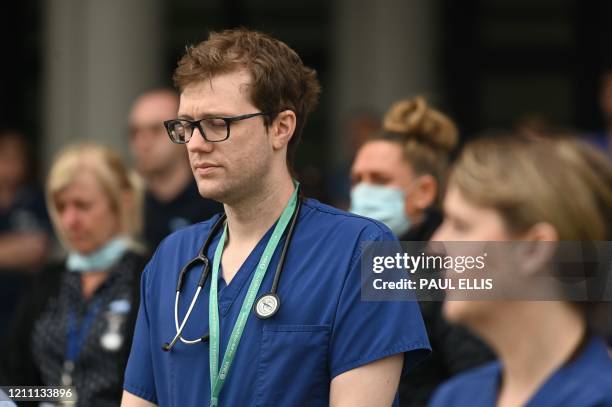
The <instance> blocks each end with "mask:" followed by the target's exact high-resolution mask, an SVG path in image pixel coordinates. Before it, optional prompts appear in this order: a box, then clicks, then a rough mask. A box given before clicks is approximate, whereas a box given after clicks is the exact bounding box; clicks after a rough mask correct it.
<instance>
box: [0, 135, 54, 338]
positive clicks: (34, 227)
mask: <svg viewBox="0 0 612 407" xmlns="http://www.w3.org/2000/svg"><path fill="white" fill-rule="evenodd" d="M32 178H33V170H32V163H31V159H30V154H29V149H28V146H27V144H26V141H25V138H24V136H22V135H21V134H19V133H18V132H15V131H9V130H4V131H0V338H1V337H2V336H3V335H4V334H5V333H6V327H7V325H8V323H9V321H10V319H11V317H12V315H13V312H14V310H15V306H16V304H17V303H18V302H19V298H20V295H21V293H22V291H23V289H24V288H25V287H26V285H27V281H28V277H29V276H31V275H32V274H33V273H34V272H36V271H38V270H39V269H40V267H41V266H42V265H43V264H44V263H45V261H46V259H47V254H48V252H49V246H50V242H51V239H50V234H51V230H50V225H49V219H48V215H47V211H46V209H45V201H44V196H43V194H42V191H41V190H37V189H36V187H35V186H34V185H32V184H33V183H32Z"/></svg>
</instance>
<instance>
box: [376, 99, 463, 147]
mask: <svg viewBox="0 0 612 407" xmlns="http://www.w3.org/2000/svg"><path fill="white" fill-rule="evenodd" d="M383 130H384V131H387V132H392V133H400V134H403V135H405V137H406V141H409V140H415V141H417V142H420V143H423V144H427V145H429V146H430V147H432V148H435V149H440V150H446V151H450V150H452V149H453V148H454V147H455V145H456V144H457V139H458V131H457V127H456V126H455V125H454V123H453V122H452V121H451V120H450V119H449V118H448V117H447V116H446V115H444V114H442V113H440V112H439V111H437V110H435V109H433V108H431V107H429V106H428V105H427V102H426V101H425V99H424V98H423V97H421V96H417V97H416V98H414V99H406V100H400V101H398V102H396V103H394V104H393V105H392V106H391V108H390V109H389V110H388V111H387V113H386V114H385V117H384V119H383Z"/></svg>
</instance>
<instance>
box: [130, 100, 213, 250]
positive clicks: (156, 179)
mask: <svg viewBox="0 0 612 407" xmlns="http://www.w3.org/2000/svg"><path fill="white" fill-rule="evenodd" d="M178 103H179V100H178V95H177V94H176V92H174V91H173V90H171V89H156V90H152V91H150V92H147V93H145V94H143V95H141V96H140V97H139V98H138V99H137V100H136V101H135V102H134V105H133V107H132V110H131V112H130V118H129V131H130V149H131V152H132V156H133V159H134V162H135V165H136V170H137V171H138V173H139V174H140V175H141V176H142V178H143V179H144V181H145V198H144V233H143V235H144V240H145V243H146V245H147V249H148V250H149V251H151V252H152V251H153V250H155V248H156V247H157V245H158V244H159V243H160V242H161V241H162V240H163V239H164V238H165V237H166V236H167V235H169V234H170V233H172V232H174V231H175V230H178V229H181V228H183V227H185V226H188V225H191V224H193V223H196V222H202V221H204V220H207V219H208V218H210V217H211V216H212V215H214V214H215V213H218V212H221V211H222V210H223V207H222V206H221V204H219V203H218V202H215V201H212V200H210V199H202V197H201V196H200V195H199V193H198V188H197V185H196V183H195V181H194V179H193V175H192V173H191V168H190V167H189V161H188V159H187V150H186V149H185V147H184V146H181V145H176V144H174V143H172V142H171V141H170V139H169V138H168V134H167V133H166V129H165V128H164V121H165V120H169V119H173V118H175V117H176V114H177V110H178Z"/></svg>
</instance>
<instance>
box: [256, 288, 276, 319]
mask: <svg viewBox="0 0 612 407" xmlns="http://www.w3.org/2000/svg"><path fill="white" fill-rule="evenodd" d="M279 307H280V298H278V295H276V294H274V293H265V294H263V295H262V296H261V297H259V298H258V299H257V301H255V305H254V307H253V308H254V310H253V311H255V315H257V318H259V319H268V318H271V317H273V316H274V314H276V312H277V311H278V308H279Z"/></svg>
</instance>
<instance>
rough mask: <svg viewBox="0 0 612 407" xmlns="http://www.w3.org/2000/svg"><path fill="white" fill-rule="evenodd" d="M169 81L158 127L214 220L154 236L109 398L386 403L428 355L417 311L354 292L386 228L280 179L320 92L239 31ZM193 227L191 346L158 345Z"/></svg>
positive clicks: (172, 324) (300, 69)
mask: <svg viewBox="0 0 612 407" xmlns="http://www.w3.org/2000/svg"><path fill="white" fill-rule="evenodd" d="M174 80H175V83H176V85H177V86H178V87H179V89H180V92H181V99H180V108H179V118H178V119H177V120H173V121H168V122H166V128H167V129H168V131H169V135H170V137H171V139H172V140H173V141H175V142H181V143H186V146H187V150H188V153H189V159H190V163H191V167H192V170H193V173H194V176H195V179H196V182H197V184H198V190H199V192H200V194H201V195H202V196H204V197H206V198H211V199H215V200H217V201H219V202H222V203H223V204H224V209H225V213H226V215H227V220H226V222H225V223H223V224H220V227H219V229H218V231H215V230H213V225H214V224H215V223H216V222H217V221H218V220H219V218H220V215H216V216H214V217H213V218H212V219H210V220H209V221H206V222H203V223H199V224H196V225H193V226H190V227H188V228H186V229H183V230H181V231H178V232H176V233H174V234H172V235H170V236H169V237H168V238H166V239H165V240H164V241H163V242H162V243H161V244H160V245H159V247H158V249H157V251H156V252H155V254H154V256H153V258H152V259H151V261H150V263H149V264H148V266H147V267H146V269H145V271H144V274H143V278H142V296H141V297H142V298H141V304H140V311H139V315H138V322H137V325H136V332H135V336H134V341H133V346H132V352H131V355H130V360H129V363H128V367H127V370H126V373H125V383H124V389H125V391H124V397H123V403H122V405H124V406H148V405H151V404H158V405H161V406H169V405H175V406H192V405H222V406H252V405H253V406H254V405H261V406H264V405H265V406H316V405H334V406H345V405H346V406H349V405H350V406H373V405H376V406H383V405H392V404H393V405H397V403H398V400H397V386H398V382H399V379H400V375H401V374H402V372H405V371H407V370H408V369H410V368H412V367H413V366H414V365H415V364H416V363H417V362H418V361H420V360H421V359H422V358H423V357H425V356H426V355H427V354H428V352H429V343H428V340H427V335H426V332H425V329H424V325H423V321H422V319H421V315H420V311H419V308H418V305H417V303H416V302H389V301H387V302H365V301H361V299H360V297H361V273H360V257H361V249H362V242H366V241H385V240H395V238H394V237H393V235H392V233H391V232H390V230H389V229H388V228H387V227H385V226H384V225H382V224H381V223H378V222H375V221H372V220H369V219H366V218H363V217H359V216H356V215H351V214H348V213H346V212H342V211H339V210H336V209H334V208H331V207H328V206H326V205H323V204H321V203H319V202H317V201H315V200H312V199H305V200H302V199H301V198H300V197H299V196H298V193H297V190H296V188H297V187H296V185H297V184H296V183H294V181H293V180H292V177H291V164H292V162H291V161H292V158H293V155H294V152H295V148H296V146H297V144H298V141H299V138H300V135H301V132H302V129H303V127H304V123H305V121H306V118H307V116H308V114H309V113H310V112H311V111H312V109H313V108H314V106H315V104H316V102H317V98H318V94H319V91H320V88H319V84H318V81H317V79H316V73H315V71H314V70H312V69H310V68H307V67H305V66H304V65H303V63H302V61H301V59H300V58H299V56H298V55H297V54H296V53H295V52H294V51H293V50H292V49H290V48H289V47H288V46H287V45H285V44H284V43H282V42H280V41H278V40H276V39H273V38H270V37H268V36H266V35H263V34H261V33H258V32H252V31H247V30H244V29H242V30H231V31H224V32H220V33H213V34H211V36H210V37H209V39H208V40H207V41H205V42H203V43H201V44H199V45H197V46H195V47H191V48H189V49H188V50H187V53H186V55H185V56H184V57H183V58H182V59H181V61H180V62H179V64H178V68H177V70H176V72H175V74H174ZM300 201H301V202H302V203H301V207H300V206H299V205H298V202H300ZM296 210H299V212H297V218H296V222H295V227H294V230H293V233H291V234H290V233H289V229H291V226H290V223H291V219H292V216H293V214H294V213H296V212H295V211H296ZM209 235H211V236H212V240H211V242H210V245H209V247H208V248H207V250H206V253H205V254H206V256H207V257H208V259H210V270H211V271H210V273H209V274H208V277H207V279H206V281H205V283H204V284H203V286H202V289H201V291H198V292H197V294H198V296H197V300H196V301H195V303H193V309H192V310H191V313H190V314H189V316H190V317H189V319H188V320H187V322H186V324H185V326H184V330H183V331H182V335H181V336H182V338H184V339H186V340H197V339H198V338H202V337H204V340H203V341H199V342H196V343H193V344H188V343H185V342H183V341H174V342H173V341H172V339H173V338H175V335H176V332H177V326H178V327H179V328H180V326H179V325H182V323H183V322H182V321H183V320H184V319H185V316H186V315H187V314H188V313H189V311H188V309H189V307H190V304H191V303H192V299H193V298H194V296H195V295H196V288H197V286H198V282H199V280H200V275H201V269H202V266H201V263H200V264H198V265H197V266H196V267H193V268H192V269H190V271H189V272H188V273H187V274H186V275H185V278H184V281H183V285H182V290H181V292H180V297H179V299H178V316H177V317H176V321H175V315H174V309H175V308H174V307H175V298H176V286H177V280H178V277H179V274H180V272H181V269H182V268H183V267H184V266H185V265H186V264H187V263H189V261H190V260H191V259H193V258H194V257H196V256H197V255H198V252H199V251H200V248H201V247H202V244H203V243H204V241H205V240H206V238H207V236H209ZM288 235H290V236H291V239H290V241H289V244H288V246H287V250H286V257H285V259H284V267H283V268H282V273H281V274H280V277H279V281H278V287H277V290H276V295H277V297H276V298H277V300H278V301H277V302H275V301H274V300H273V299H272V301H269V302H268V303H267V305H268V307H267V308H266V307H263V308H262V307H260V305H261V304H260V303H259V302H258V301H255V299H256V298H259V296H260V295H262V294H263V293H267V292H270V291H271V290H272V288H271V287H272V286H273V280H274V278H275V271H276V268H277V265H278V263H279V260H280V258H281V252H282V251H283V247H284V245H285V242H286V239H287V236H288ZM219 242H221V243H219ZM275 305H278V307H275ZM271 309H276V313H275V314H273V315H272V316H269V315H267V314H266V312H267V311H269V310H271ZM256 310H257V311H258V312H259V313H260V314H262V316H264V317H265V316H268V318H259V317H258V316H256V315H255V311H256ZM168 343H170V346H168V345H167V344H168ZM164 344H166V345H164ZM162 345H164V349H162Z"/></svg>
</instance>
